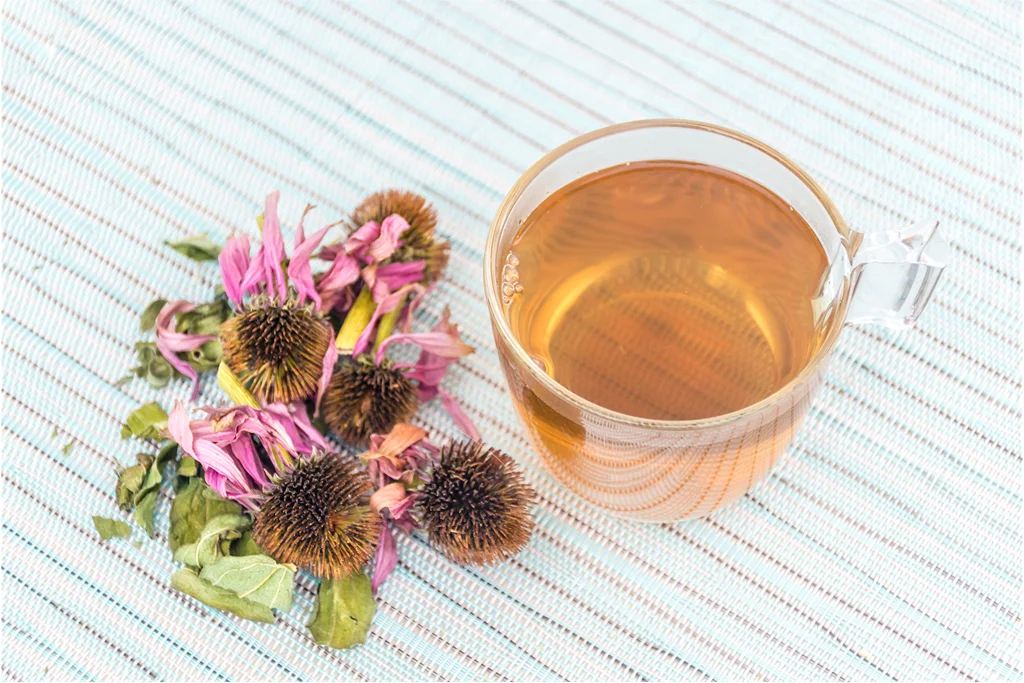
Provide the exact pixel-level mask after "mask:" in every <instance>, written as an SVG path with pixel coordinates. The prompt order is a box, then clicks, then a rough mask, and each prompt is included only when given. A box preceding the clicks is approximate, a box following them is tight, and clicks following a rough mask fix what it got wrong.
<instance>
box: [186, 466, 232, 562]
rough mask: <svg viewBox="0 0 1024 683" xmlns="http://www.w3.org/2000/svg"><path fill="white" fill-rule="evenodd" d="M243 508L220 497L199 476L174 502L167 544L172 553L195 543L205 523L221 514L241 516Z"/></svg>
mask: <svg viewBox="0 0 1024 683" xmlns="http://www.w3.org/2000/svg"><path fill="white" fill-rule="evenodd" d="M241 513H242V506H241V505H239V504H238V503H236V502H234V501H230V500H225V499H224V498H221V497H220V496H219V495H217V492H216V491H214V490H213V489H211V488H210V487H209V486H207V485H206V483H205V482H204V481H203V480H202V479H200V478H198V477H196V478H193V479H191V480H190V481H189V483H188V485H187V486H186V487H185V488H183V489H182V490H181V491H179V492H178V495H176V496H175V497H174V502H173V503H171V514H170V517H171V527H170V531H169V532H168V534H167V543H168V545H170V546H171V550H172V551H176V550H178V549H179V548H180V547H182V546H183V545H186V544H189V543H194V542H195V541H196V539H198V538H199V534H200V533H202V530H203V527H204V526H206V522H207V521H209V520H211V519H213V518H214V517H217V516H218V515H239V514H241Z"/></svg>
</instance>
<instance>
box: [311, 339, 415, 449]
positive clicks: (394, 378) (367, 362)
mask: <svg viewBox="0 0 1024 683" xmlns="http://www.w3.org/2000/svg"><path fill="white" fill-rule="evenodd" d="M418 405H419V400H418V399H417V397H416V389H415V387H414V386H413V384H412V381H411V380H409V378H408V377H406V375H405V373H404V372H402V371H401V370H399V369H397V368H395V366H394V363H393V362H392V361H391V360H390V359H388V358H384V359H383V360H382V361H381V364H380V365H379V366H378V365H377V364H375V363H374V362H373V358H371V357H370V356H369V355H367V354H363V355H361V356H356V358H355V359H354V360H353V361H352V362H351V363H345V364H343V365H340V366H339V367H337V368H335V370H334V374H333V375H332V376H331V383H330V384H329V385H328V386H327V391H326V392H324V397H323V401H322V402H321V404H320V410H321V414H322V415H323V418H324V421H325V422H327V425H328V426H329V427H330V428H331V429H332V430H333V431H334V433H335V434H337V435H338V436H339V437H341V439H342V440H344V441H345V442H346V443H348V444H351V445H354V446H365V445H367V444H368V443H369V441H370V435H371V434H386V433H387V432H389V431H391V428H392V427H394V426H395V425H396V424H398V423H399V422H403V421H405V420H407V419H408V418H409V417H411V416H412V414H413V413H414V412H416V408H417V406H418Z"/></svg>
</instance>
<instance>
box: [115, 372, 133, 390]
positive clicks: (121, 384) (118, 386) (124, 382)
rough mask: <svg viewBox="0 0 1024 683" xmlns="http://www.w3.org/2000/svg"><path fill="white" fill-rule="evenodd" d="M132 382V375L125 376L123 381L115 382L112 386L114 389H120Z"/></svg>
mask: <svg viewBox="0 0 1024 683" xmlns="http://www.w3.org/2000/svg"><path fill="white" fill-rule="evenodd" d="M131 381H132V375H125V376H124V377H122V378H121V379H119V380H117V381H116V382H114V383H113V384H112V385H111V386H112V387H114V388H115V389H120V388H121V387H123V386H124V385H125V384H128V382H131Z"/></svg>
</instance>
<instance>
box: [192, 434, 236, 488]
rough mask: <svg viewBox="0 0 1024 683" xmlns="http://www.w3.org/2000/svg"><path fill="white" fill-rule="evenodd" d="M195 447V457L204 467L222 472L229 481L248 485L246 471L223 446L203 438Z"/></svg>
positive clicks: (196, 442)
mask: <svg viewBox="0 0 1024 683" xmlns="http://www.w3.org/2000/svg"><path fill="white" fill-rule="evenodd" d="M193 449H194V451H195V455H194V456H193V457H194V458H195V459H196V460H198V461H199V464H200V465H202V466H203V467H204V468H206V469H210V470H216V471H217V472H220V473H221V474H223V475H224V476H225V477H227V479H228V480H229V481H232V482H235V483H236V484H238V485H239V486H242V487H247V486H248V484H249V480H248V478H247V477H246V476H245V472H243V471H242V469H241V467H239V465H238V463H237V462H236V461H235V459H234V458H232V457H231V455H229V454H228V452H227V451H225V450H224V449H223V448H221V447H220V446H217V445H214V444H212V443H210V442H209V441H206V440H202V439H201V440H197V441H195V443H194V444H193Z"/></svg>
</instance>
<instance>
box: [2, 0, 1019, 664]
mask: <svg viewBox="0 0 1024 683" xmlns="http://www.w3.org/2000/svg"><path fill="white" fill-rule="evenodd" d="M1020 11H1021V9H1020V5H1019V3H1016V2H1003V1H1001V0H977V1H976V2H968V1H967V0H964V1H962V2H955V1H954V0H927V1H926V0H920V1H918V2H914V1H908V2H907V3H905V4H900V3H897V2H895V1H894V0H859V1H857V2H845V1H841V0H820V1H814V2H811V1H810V0H799V1H791V0H764V1H758V2H745V1H743V0H700V1H695V0H665V1H662V0H657V1H656V0H635V1H632V2H620V3H614V2H605V1H601V0H552V1H545V2H541V1H539V0H507V1H506V0H480V1H474V0H375V1H373V2H353V3H350V4H344V3H335V2H328V1H327V0H323V1H315V2H314V1H312V0H308V1H307V0H259V1H258V2H245V1H244V0H192V1H189V0H165V1H161V2H143V1H133V0H88V1H86V0H80V1H76V0H38V1H37V0H23V1H18V0H14V1H11V0H8V1H7V2H5V3H4V9H3V66H4V71H3V151H4V160H3V175H2V179H3V195H4V199H3V226H4V235H3V241H2V245H3V284H2V287H0V292H2V296H3V323H2V328H0V330H2V335H3V349H4V351H3V394H4V398H3V416H2V425H3V446H2V455H3V466H2V474H3V480H4V481H3V495H2V504H3V525H2V526H3V531H2V539H3V541H2V542H3V568H2V574H3V578H2V583H0V585H2V588H3V593H4V597H5V601H4V605H3V610H2V625H3V658H2V673H3V676H4V677H5V678H9V679H12V680H19V679H22V680H37V679H46V680H65V679H133V680H142V679H239V678H242V679H244V678H259V679H308V678H312V679H317V678H331V679H403V680H404V679H435V678H436V679H485V680H492V679H493V680H498V679H530V680H533V679H537V680H559V679H613V680H641V679H687V680H688V679H695V680H712V679H755V678H757V679H820V680H830V679H861V680H887V679H1011V680H1020V679H1021V677H1022V673H1021V664H1020V655H1021V650H1020V648H1021V603H1020V591H1021V587H1022V581H1021V572H1022V570H1021V543H1022V538H1021V523H1020V512H1021V485H1020V483H1021V448H1020V445H1021V444H1020V438H1019V436H1020V435H1019V431H1018V430H1019V421H1020V417H1021V406H1020V403H1019V395H1020V390H1021V375H1020V366H1019V364H1018V361H1019V358H1020V350H1021V349H1020V345H1021V342H1020V338H1021V322H1020V315H1019V309H1020V299H1019V297H1020V293H1019V290H1020V273H1019V259H1020V254H1021V240H1020V219H1021V185H1020V183H1021V144H1020V135H1021V83H1020V68H1019V65H1020V56H1021V55H1020V45H1021V36H1020V26H1019V19H1020ZM664 116H674V117H683V118H695V119H703V120H706V121H711V122H714V123H719V124H722V125H726V126H729V127H733V128H736V129H739V130H742V131H744V132H747V133H749V134H751V135H753V136H755V137H758V138H760V139H762V140H764V141H765V142H767V143H768V144H770V145H772V146H774V147H776V148H777V149H779V150H781V151H783V152H784V153H786V154H788V155H789V156H791V157H792V158H793V159H795V160H796V161H797V162H798V163H799V164H801V165H803V166H804V167H805V168H806V169H808V170H809V171H810V172H811V173H812V175H814V176H815V177H816V178H817V179H818V180H819V181H820V182H821V183H822V185H823V186H824V187H825V188H826V190H827V191H828V192H829V193H830V194H831V195H832V197H833V198H834V199H835V200H836V203H837V204H838V205H839V207H840V208H841V210H842V211H843V212H844V214H845V215H846V217H847V219H848V220H849V222H850V223H851V224H852V225H854V226H855V227H857V228H858V229H861V230H873V229H883V228H891V227H896V226H898V225H900V224H901V223H904V222H907V221H910V220H911V219H913V218H919V217H928V216H934V217H937V218H938V219H939V220H940V221H941V223H942V226H943V229H944V230H945V231H946V233H947V235H949V236H950V238H951V240H952V241H953V243H954V252H955V259H956V260H955V263H954V265H953V267H952V268H951V269H950V270H948V271H947V274H946V275H945V276H944V279H943V281H942V283H941V284H940V286H939V288H938V290H937V291H936V293H935V296H934V299H933V301H932V303H931V306H930V309H929V310H928V311H927V312H926V314H925V315H924V317H923V319H922V320H921V322H920V324H919V326H918V327H917V328H916V329H914V330H911V331H906V332H901V333H894V332H889V331H886V330H881V329H872V328H851V329H848V330H846V331H845V332H844V333H843V337H842V339H841V340H840V343H839V346H838V350H837V352H836V354H835V359H834V362H833V364H832V367H831V369H830V372H829V374H828V377H827V381H826V385H825V386H824V387H823V390H822V392H821V394H820V396H819V398H818V399H817V401H816V403H815V405H814V407H813V408H812V412H811V415H810V417H809V419H808V421H807V422H806V425H805V426H804V428H803V430H802V432H801V433H800V435H799V437H798V439H797V441H796V443H795V444H794V446H793V447H792V449H791V452H790V454H789V455H788V456H787V459H786V461H785V462H784V463H783V465H782V466H781V467H780V468H779V469H778V470H777V471H776V472H775V473H774V475H773V476H772V477H771V478H770V479H769V480H768V481H767V482H766V483H764V484H763V485H761V486H760V487H759V488H757V489H756V490H755V491H754V492H752V493H751V494H750V495H748V496H746V497H745V498H743V499H742V500H741V501H740V502H738V503H737V504H735V505H733V506H732V507H730V508H728V509H726V510H723V511H721V512H720V513H718V514H716V515H714V517H713V518H711V519H709V520H705V521H697V522H691V523H685V524H676V525H646V526H645V525H634V524H630V523H626V522H620V521H616V520H613V519H610V518H607V517H605V516H603V515H601V514H599V513H597V512H595V511H593V510H592V509H590V508H589V507H587V506H586V505H584V504H582V503H580V502H579V501H577V500H576V499H575V498H573V497H572V496H571V495H570V494H568V493H567V492H566V491H564V490H563V489H561V488H560V487H559V486H558V485H557V484H556V483H555V482H554V481H553V480H552V478H551V477H550V476H549V475H548V474H547V473H546V472H545V471H544V470H543V469H542V468H541V465H540V461H539V459H538V456H537V455H536V454H535V453H534V452H533V451H532V450H531V449H530V447H529V446H528V445H527V444H526V443H525V441H524V440H523V437H522V432H521V430H520V428H519V426H518V424H517V422H516V419H515V416H514V414H513V412H512V407H511V404H510V402H509V400H508V398H507V397H506V395H505V393H504V391H503V383H502V380H501V378H500V373H499V368H498V364H497V358H496V356H495V351H494V346H493V342H492V340H491V337H490V331H489V326H488V322H487V311H486V307H485V305H484V301H483V296H482V284H481V276H480V266H481V259H482V249H483V244H484V239H485V235H486V232H487V228H488V223H489V221H490V219H491V217H492V216H493V214H494V212H495V210H496V209H497V206H498V203H499V202H500V200H501V198H502V197H503V195H504V193H505V192H506V190H507V189H508V188H509V187H510V186H511V185H512V183H513V182H514V181H515V180H516V178H517V177H518V176H519V174H520V173H521V172H522V171H523V170H525V169H526V167H527V166H528V165H529V164H531V163H532V162H533V161H534V160H536V159H537V158H538V157H539V156H541V155H542V154H543V153H544V152H545V151H546V150H548V149H550V148H552V147H554V146H556V145H558V144H560V143H562V142H565V141H566V140H568V139H570V138H572V137H574V136H576V135H577V134H580V133H583V132H585V131H589V130H592V129H595V128H598V127H601V126H604V125H606V124H609V123H612V122H617V121H626V120H632V119H638V118H648V117H664ZM391 185H398V186H402V187H407V188H411V189H413V190H416V191H418V192H421V193H423V194H425V195H427V196H428V197H429V198H431V199H432V200H433V201H434V202H435V204H436V205H437V207H438V208H439V210H440V212H441V215H442V217H443V229H444V231H445V232H446V233H447V234H448V235H449V236H450V237H451V241H452V244H453V246H454V250H453V256H452V264H451V268H450V270H449V274H448V277H447V279H446V281H444V282H443V283H442V285H441V286H440V288H439V290H438V292H437V293H436V294H435V295H434V296H433V297H431V298H430V299H428V301H427V305H426V307H425V309H424V310H423V311H422V321H423V324H431V323H432V322H433V321H434V320H435V319H436V317H437V316H438V314H439V312H440V310H441V309H442V307H443V306H444V305H445V304H446V303H450V304H451V306H452V309H453V314H454V318H455V319H456V320H457V321H458V322H459V323H461V325H462V326H463V329H464V330H465V332H466V334H467V337H468V339H469V341H470V343H472V344H473V345H475V346H476V347H477V353H476V354H475V355H474V356H472V357H470V358H469V359H468V361H466V362H464V363H462V364H461V365H459V366H457V367H456V368H455V369H454V371H453V372H452V373H451V374H450V375H449V378H448V386H449V387H450V388H451V389H452V391H453V392H454V393H455V394H457V395H458V396H460V397H461V398H462V399H463V400H464V401H465V404H466V405H467V407H468V411H469V413H470V414H471V416H472V417H473V419H474V420H475V421H476V422H477V424H478V425H479V426H480V428H481V431H482V433H483V435H484V438H485V439H487V440H488V441H490V442H491V443H493V444H494V445H495V446H498V447H500V448H502V449H504V450H506V451H507V452H509V453H511V454H513V455H514V456H515V457H516V458H517V459H518V460H519V462H521V463H522V464H523V466H524V467H525V469H526V471H527V474H528V477H529V480H530V481H531V482H532V483H533V484H534V485H535V486H536V488H537V489H538V492H539V494H540V504H539V506H538V509H537V518H538V522H539V528H538V530H537V533H536V535H535V537H534V539H533V541H532V542H531V544H530V546H529V548H528V549H527V550H526V551H525V552H524V553H523V554H522V555H521V556H519V557H518V558H516V559H515V560H514V561H512V562H510V563H508V564H506V565H504V566H501V567H497V568H493V569H486V570H466V569H460V568H457V567H454V566H453V565H451V564H448V563H446V562H444V561H442V560H441V559H440V557H439V556H438V555H437V554H436V553H435V552H433V551H431V550H430V549H428V548H427V547H426V546H425V545H424V543H423V541H422V539H420V538H403V539H401V540H400V551H401V562H400V564H399V567H398V569H397V570H396V572H395V574H394V575H393V577H392V578H391V580H390V582H389V583H388V584H387V585H386V587H385V589H384V590H383V592H382V595H381V598H380V603H379V612H378V616H377V619H376V622H375V623H374V626H373V629H372V632H371V634H370V638H369V641H368V643H367V644H366V645H365V646H363V647H360V648H358V649H356V650H353V651H347V652H333V651H327V650H323V649H319V648H317V647H314V646H312V645H311V643H310V641H309V639H308V637H307V633H306V630H305V627H304V623H305V621H306V619H307V617H308V614H309V611H310V607H311V603H312V597H313V586H312V583H311V582H310V581H309V579H308V578H303V579H302V580H301V586H300V589H299V591H298V594H297V601H296V604H295V606H294V608H293V609H292V612H291V614H289V615H287V616H284V617H281V618H279V620H278V624H277V625H276V626H273V627H271V626H265V625H256V624H252V623H249V622H243V621H238V620H236V619H234V618H232V617H229V616H224V615H222V614H220V613H218V612H214V611H211V610H209V609H206V608H205V607H203V606H201V605H199V604H197V603H195V602H193V601H192V600H190V599H188V598H185V597H183V596H181V595H179V594H177V593H175V592H174V591H172V590H171V589H170V586H169V582H168V577H169V575H170V573H171V571H172V570H173V569H174V565H173V563H172V562H171V559H170V553H169V551H168V550H167V547H166V545H165V537H164V535H163V533H160V534H158V537H157V538H156V539H155V540H150V539H148V538H145V537H144V534H142V533H141V532H140V531H139V530H137V529H136V530H135V532H134V536H133V539H134V540H136V541H141V544H140V546H139V547H138V548H136V547H134V546H133V545H132V544H131V543H129V542H127V541H124V540H113V541H110V542H106V543H103V542H100V541H99V540H98V539H97V537H96V534H95V532H94V530H93V528H92V524H91V521H90V516H91V515H94V514H99V515H106V516H116V515H117V510H116V507H115V504H114V501H113V497H112V488H113V474H112V470H111V464H110V461H111V458H116V459H119V460H122V461H126V460H127V459H129V458H130V457H131V456H132V454H133V452H134V449H133V447H132V446H131V445H130V444H127V443H125V442H122V441H121V440H120V438H119V436H118V424H119V422H120V421H121V420H122V419H123V418H124V416H125V415H126V414H127V413H128V412H129V411H130V410H132V409H133V408H134V407H135V406H137V405H138V404H140V403H143V402H147V401H150V400H160V401H162V402H164V403H165V405H166V404H169V403H170V401H171V400H172V397H173V396H184V395H186V387H185V386H184V385H182V384H176V385H174V386H172V387H171V388H170V389H168V390H166V391H163V392H154V391H151V390H150V389H149V388H148V387H146V386H144V383H140V382H139V381H135V382H131V383H129V384H127V385H125V386H121V387H116V386H115V383H116V382H117V380H118V379H119V378H120V377H122V376H123V375H124V374H125V372H126V371H127V369H128V368H129V367H130V366H131V365H132V361H133V351H132V344H133V343H134V341H136V339H137V338H138V336H137V312H138V311H139V310H140V309H141V308H142V307H143V306H144V305H145V304H146V303H148V302H149V301H150V300H152V299H154V298H157V297H165V296H166V297H171V298H186V299H189V298H193V299H194V298H196V297H200V296H203V295H204V294H205V293H206V292H207V291H208V290H209V288H210V287H211V285H212V284H213V283H214V282H215V279H216V273H215V271H216V269H215V268H214V267H212V266H204V267H199V266H196V265H195V264H193V263H192V262H189V261H186V260H185V259H183V258H180V257H178V256H177V255H176V254H174V253H173V252H172V251H170V250H169V249H167V248H166V247H164V246H162V242H163V240H167V239H175V238H181V237H183V236H185V235H188V234H192V233H195V232H207V233H209V234H210V235H211V236H212V237H213V238H214V239H216V240H223V239H224V238H225V237H226V236H227V235H228V234H229V233H230V232H231V231H232V230H238V229H243V230H254V225H253V216H254V214H255V213H256V212H257V211H258V207H259V205H260V203H261V202H262V198H263V197H264V196H265V195H266V193H267V192H268V191H270V190H272V189H274V188H279V189H280V190H281V191H282V194H283V205H282V216H283V217H284V218H285V220H286V222H289V223H290V222H291V221H293V220H294V217H296V216H297V215H298V213H299V211H300V210H301V207H302V206H303V205H304V204H305V203H306V202H307V201H309V202H312V203H315V204H317V205H318V207H319V210H318V216H319V218H320V219H322V220H326V219H328V218H334V217H337V216H340V215H341V214H342V212H344V211H345V210H346V209H348V208H351V207H352V206H353V204H354V203H355V202H356V201H358V199H359V198H360V197H361V196H363V195H365V194H366V193H369V192H371V191H373V190H375V189H378V188H381V187H385V186H391ZM210 385H211V382H210V381H207V382H206V390H205V391H204V395H205V396H206V397H207V398H213V397H214V396H216V393H215V391H214V390H213V389H212V388H211V387H210ZM420 417H421V420H422V422H423V423H424V424H425V425H426V426H427V427H428V428H430V429H432V430H434V431H435V432H436V433H437V434H440V435H448V434H451V433H452V432H453V431H454V427H453V426H452V425H451V423H450V421H449V420H448V419H447V417H445V416H444V414H443V413H442V412H441V411H440V410H439V408H438V406H436V405H430V406H427V407H426V408H425V409H424V410H423V411H421V413H420ZM68 443H72V444H73V445H72V446H71V448H70V451H69V452H68V453H67V454H64V453H63V452H62V448H63V446H65V444H68ZM167 505H168V501H167V498H166V496H165V497H164V499H162V501H161V503H160V505H159V506H158V529H159V530H160V531H161V532H163V531H165V530H166V526H163V525H165V524H166V521H165V515H166V510H167Z"/></svg>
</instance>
